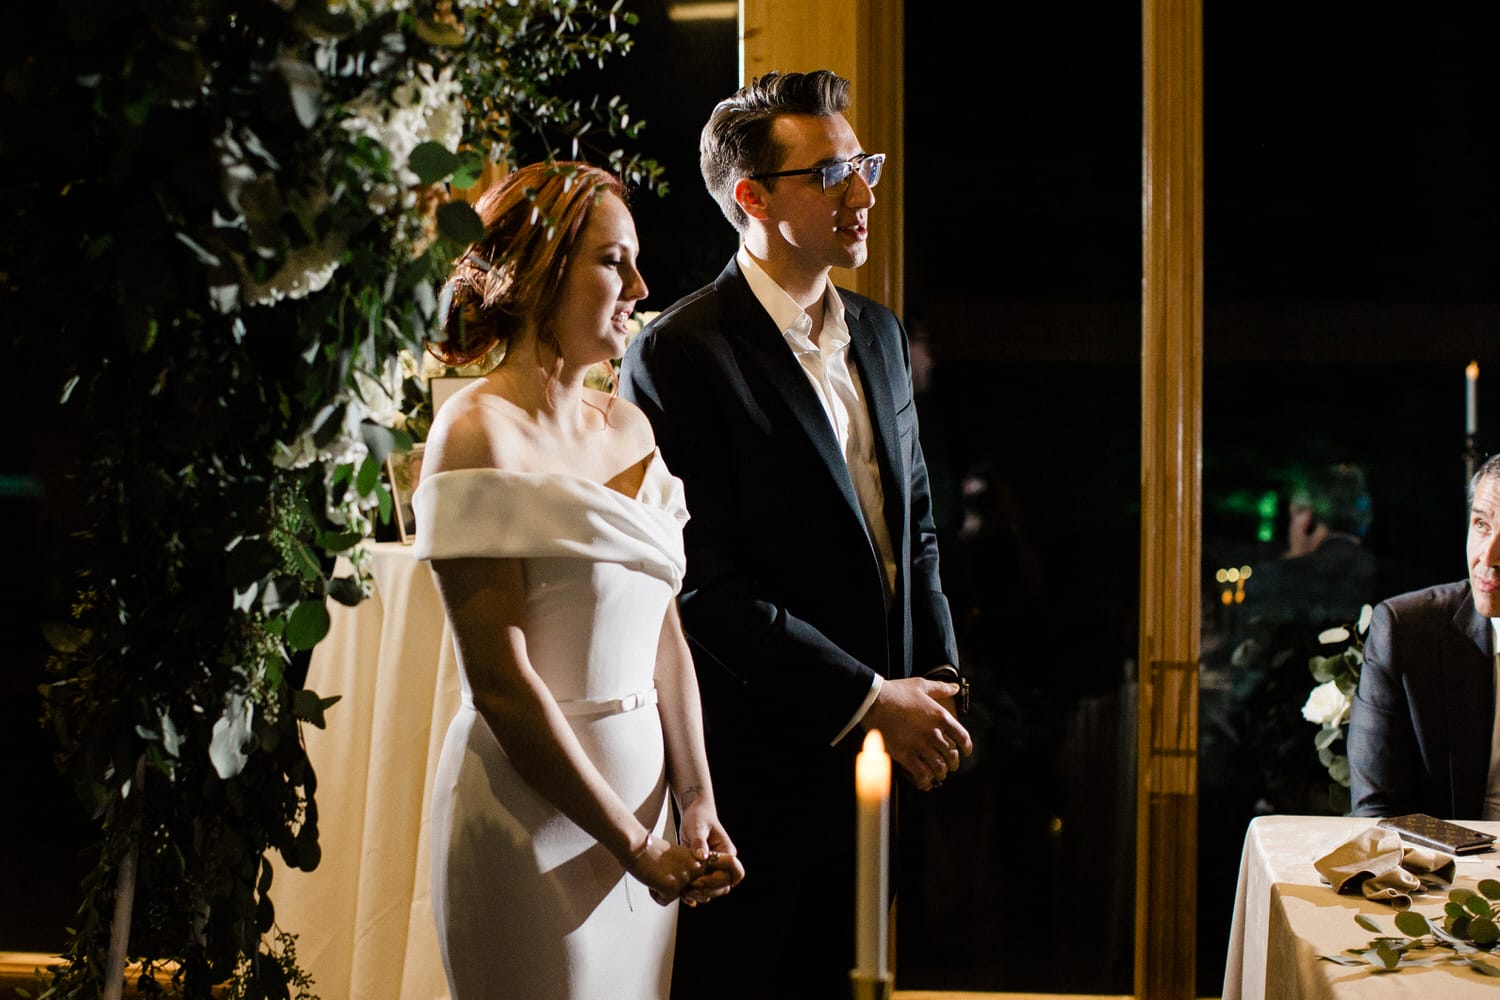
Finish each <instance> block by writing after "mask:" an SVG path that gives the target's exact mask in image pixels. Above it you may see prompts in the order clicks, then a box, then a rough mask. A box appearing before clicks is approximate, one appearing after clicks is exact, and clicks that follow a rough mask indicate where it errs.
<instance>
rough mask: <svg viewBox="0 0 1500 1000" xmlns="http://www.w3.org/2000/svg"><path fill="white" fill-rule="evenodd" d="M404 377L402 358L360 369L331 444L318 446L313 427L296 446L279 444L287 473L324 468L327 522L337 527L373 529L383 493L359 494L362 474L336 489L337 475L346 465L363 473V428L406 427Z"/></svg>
mask: <svg viewBox="0 0 1500 1000" xmlns="http://www.w3.org/2000/svg"><path fill="white" fill-rule="evenodd" d="M404 378H405V375H404V373H403V370H402V363H401V359H400V358H398V357H390V358H386V359H384V360H383V361H381V362H379V363H378V364H376V365H374V366H373V370H372V369H369V368H364V367H357V368H356V369H355V372H354V383H355V385H354V389H353V391H351V392H348V393H345V394H344V395H342V396H341V398H340V399H339V400H338V402H339V403H341V404H342V405H343V407H344V413H343V422H342V424H341V425H340V426H339V429H338V432H337V433H336V434H334V435H333V437H332V438H331V439H329V441H328V442H327V443H326V444H324V445H323V446H321V447H319V446H318V444H317V442H316V440H315V437H316V436H317V435H316V434H315V429H314V428H311V427H310V428H308V429H306V430H304V431H303V432H302V434H301V436H299V437H298V438H297V439H296V440H295V441H293V442H292V443H291V444H287V443H285V442H277V444H276V455H275V458H274V461H275V463H276V465H277V466H279V467H281V468H283V469H302V468H306V467H307V466H309V465H311V464H312V463H313V462H319V463H321V464H322V466H323V469H324V476H325V479H324V486H325V487H326V491H327V495H328V510H327V513H328V519H329V520H330V521H332V522H333V523H334V524H340V525H344V526H346V527H350V528H360V529H365V528H368V527H369V524H368V523H367V522H368V520H369V511H371V510H373V509H374V508H375V507H376V506H377V505H378V504H379V497H378V495H377V494H376V493H375V492H374V491H371V492H369V493H361V492H359V488H358V486H357V485H356V482H357V478H358V477H357V476H349V477H347V478H346V479H345V480H344V481H343V482H342V483H340V484H338V485H335V476H336V474H337V472H338V470H339V469H340V468H341V467H344V466H352V467H353V468H354V469H355V470H358V469H359V467H360V466H361V465H363V464H364V461H365V459H366V458H367V457H368V456H369V454H370V450H369V448H368V446H366V444H365V439H364V435H363V434H361V433H360V427H361V425H363V424H364V423H365V422H366V421H369V422H372V423H375V424H378V425H380V426H381V427H388V428H399V427H401V426H402V425H403V424H404V423H405V421H406V416H405V414H403V413H402V412H401V392H402V382H403V380H404ZM319 429H321V428H319Z"/></svg>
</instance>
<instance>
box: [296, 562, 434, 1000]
mask: <svg viewBox="0 0 1500 1000" xmlns="http://www.w3.org/2000/svg"><path fill="white" fill-rule="evenodd" d="M373 550H374V551H373V558H372V560H371V563H372V572H373V575H374V578H375V590H376V592H375V595H374V596H373V597H370V598H367V599H366V600H365V601H363V602H362V603H360V604H359V605H357V606H356V607H353V608H349V607H345V606H344V605H341V604H337V603H334V602H331V601H330V602H329V615H330V617H331V618H332V627H331V630H330V631H329V634H328V635H327V636H326V637H325V638H324V639H323V641H322V642H320V643H319V644H318V645H317V646H316V647H315V648H314V650H313V656H312V662H311V665H310V667H309V669H308V677H307V686H308V687H309V688H310V689H312V690H313V691H316V692H317V693H318V694H319V695H322V696H324V697H328V696H330V695H335V694H337V695H342V696H343V700H342V701H340V702H339V703H338V704H336V705H334V706H333V707H331V708H329V709H328V711H327V722H328V728H327V729H323V730H319V729H315V728H313V727H311V726H305V727H304V729H303V734H304V737H305V739H306V742H307V752H308V756H309V758H310V759H311V761H312V764H313V768H314V769H315V771H316V773H317V777H318V789H317V795H316V801H317V805H318V829H319V840H320V843H321V845H322V848H323V861H322V864H320V865H319V866H318V868H317V869H316V870H315V871H312V872H300V871H290V870H287V869H286V868H285V867H284V866H281V865H279V864H278V865H277V870H276V874H275V878H274V883H273V886H272V890H271V898H272V900H273V901H274V902H275V904H276V919H277V924H278V925H279V926H280V927H281V929H282V930H285V931H289V932H291V933H294V934H297V935H298V941H297V957H298V959H299V961H300V963H301V965H302V967H303V968H304V969H306V970H308V971H309V972H310V973H311V974H312V975H313V978H314V979H315V981H316V987H315V990H316V992H317V993H318V994H319V995H321V996H323V997H325V998H328V1000H335V998H344V997H347V998H350V1000H362V998H372V1000H374V998H379V1000H390V998H401V1000H434V998H441V1000H446V998H447V997H448V989H447V984H446V982H445V980H444V978H443V967H442V960H441V958H440V957H439V955H438V948H437V932H436V930H435V928H434V924H433V919H432V902H431V892H430V889H429V878H428V858H429V850H428V829H429V820H430V817H431V812H430V809H431V806H430V802H431V793H432V775H433V771H434V770H435V769H436V767H437V759H438V755H439V753H440V752H441V750H442V745H443V737H444V735H445V733H446V732H447V728H448V721H449V719H451V718H452V716H453V713H454V712H455V711H456V710H457V708H458V702H459V682H458V667H457V664H456V662H455V660H454V656H453V644H452V640H451V636H450V635H449V633H448V630H447V627H446V624H445V622H444V618H443V612H442V606H441V604H440V603H439V601H438V596H437V589H436V587H435V586H434V585H433V581H432V573H431V571H430V570H429V569H428V567H427V564H426V563H418V562H417V561H416V560H415V559H413V558H412V549H411V547H410V546H407V545H401V544H400V543H397V542H384V543H379V544H376V545H374V546H373ZM338 572H339V573H340V574H341V575H342V574H347V573H348V572H349V567H348V566H347V565H343V566H341V567H340V569H339V570H338ZM271 858H272V860H273V863H275V862H277V861H279V858H278V856H277V855H276V854H275V853H274V852H272V854H271Z"/></svg>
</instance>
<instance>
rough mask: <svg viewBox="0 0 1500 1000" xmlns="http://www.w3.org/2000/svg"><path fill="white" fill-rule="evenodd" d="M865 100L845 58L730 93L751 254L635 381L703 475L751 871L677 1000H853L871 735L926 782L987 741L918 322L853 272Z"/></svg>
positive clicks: (702, 667) (713, 178) (691, 582)
mask: <svg viewBox="0 0 1500 1000" xmlns="http://www.w3.org/2000/svg"><path fill="white" fill-rule="evenodd" d="M848 104H849V82H848V81H847V80H844V79H842V78H840V77H838V76H836V75H834V74H833V73H831V72H828V71H826V70H819V71H817V72H813V73H805V74H804V73H787V74H779V73H768V74H767V75H765V76H763V77H760V78H759V79H757V80H755V81H753V82H751V83H750V84H749V85H748V86H746V87H744V88H742V89H741V90H739V91H738V92H737V93H735V94H734V95H733V96H732V97H730V98H728V99H727V100H724V101H722V102H720V103H719V105H718V106H717V107H716V108H715V109H714V111H713V114H712V116H711V117H710V119H709V122H708V124H707V125H706V126H705V127H704V129H703V135H702V139H701V141H700V146H699V149H700V157H701V166H702V170H703V177H704V180H705V181H706V183H707V185H708V190H709V192H710V193H711V194H712V195H713V196H714V198H715V199H716V200H717V201H718V202H719V205H720V207H721V208H722V209H723V211H724V214H725V215H726V216H727V217H728V218H729V221H730V222H731V223H733V224H734V226H735V228H736V229H738V230H739V232H740V234H741V237H742V247H741V249H740V250H739V252H738V253H737V254H736V255H735V256H734V258H733V259H732V260H730V261H729V264H728V266H726V267H725V268H724V271H723V273H721V274H720V275H719V277H718V279H717V280H716V281H715V282H714V283H713V284H712V285H710V286H708V287H706V288H703V289H701V290H699V291H698V292H695V293H693V294H692V295H689V296H687V297H686V298H684V299H683V300H682V301H680V302H678V303H676V304H675V305H673V306H672V307H670V308H669V309H667V310H666V311H664V312H663V313H662V314H661V315H660V316H658V317H657V318H656V319H655V321H653V322H652V323H651V325H650V326H649V327H648V328H647V329H646V330H645V331H644V332H643V333H642V334H641V335H640V336H639V337H637V338H636V340H635V341H634V343H632V345H631V347H630V349H629V352H628V353H627V355H626V357H625V361H624V365H623V370H622V393H623V395H624V396H625V397H626V398H627V399H630V400H632V401H633V402H635V403H636V404H638V405H639V406H640V407H641V408H642V409H644V410H645V412H646V414H647V415H648V416H649V417H650V418H651V422H652V424H653V425H654V427H655V430H656V436H657V440H658V443H659V445H660V447H661V451H662V454H663V456H664V457H665V459H666V463H667V465H668V467H669V468H670V469H671V470H672V471H673V472H674V473H676V474H677V475H678V476H681V477H682V479H683V481H684V484H685V488H686V496H687V503H688V510H689V513H690V514H691V520H690V521H689V522H688V524H687V528H686V543H687V558H688V570H687V579H686V581H685V583H684V586H683V590H682V596H681V602H682V616H683V621H684V624H685V625H686V628H687V632H688V637H689V640H690V642H691V643H692V646H693V655H694V660H695V663H696V666H697V671H698V677H699V685H700V688H701V690H702V697H703V705H704V714H705V722H706V729H707V739H708V752H709V761H710V764H711V767H712V771H713V780H714V788H715V798H716V799H717V800H718V804H719V807H720V815H721V818H722V819H723V820H724V823H725V826H726V827H727V828H728V829H730V830H733V831H734V839H735V844H736V846H737V847H738V850H739V853H740V855H741V857H743V858H744V859H745V865H746V869H747V872H748V875H747V877H746V879H745V881H744V882H743V883H741V885H740V886H739V887H737V888H736V890H735V893H734V896H733V898H732V899H729V900H727V901H725V902H722V903H720V904H718V905H716V906H710V907H698V908H696V909H692V910H685V911H684V912H683V913H682V915H681V920H680V924H679V931H678V942H677V959H676V966H675V969H674V973H673V976H674V980H673V993H672V995H673V997H674V998H676V1000H698V998H710V997H712V998H726V997H755V998H764V997H809V998H817V1000H830V998H840V997H846V996H848V995H849V990H850V986H849V970H850V968H851V967H852V966H853V964H854V934H853V928H854V923H855V914H854V861H855V857H854V854H855V851H854V847H855V796H854V757H855V754H856V753H857V752H858V750H859V749H860V745H861V742H862V740H863V738H864V733H865V732H866V731H868V730H870V729H879V730H880V731H881V734H882V736H883V738H884V740H885V745H886V747H887V750H888V751H889V752H890V754H891V756H892V758H893V760H894V762H895V763H896V765H898V767H899V769H900V771H901V772H902V773H903V774H904V776H905V777H906V779H907V780H908V782H909V784H910V786H912V787H914V788H916V789H918V790H922V791H926V790H928V789H931V788H936V787H937V786H939V785H941V784H942V782H943V779H944V778H945V777H947V776H948V775H949V774H951V773H952V772H953V771H954V770H956V769H957V768H958V766H959V761H960V758H961V757H963V756H967V755H968V754H970V753H971V752H972V750H973V744H972V742H971V740H970V738H969V734H968V732H967V731H966V730H965V729H964V727H963V725H962V724H961V723H960V722H959V721H958V719H957V717H956V716H957V715H958V714H959V708H960V707H961V706H959V705H958V704H957V700H958V699H959V697H960V685H959V684H958V683H956V681H957V678H958V673H957V670H956V669H955V666H954V665H955V664H956V663H957V653H956V650H955V644H954V634H953V623H952V620H951V618H950V616H949V612H948V602H947V600H946V599H945V598H944V596H943V593H942V586H941V583H940V581H939V578H938V552H937V541H936V536H935V533H934V530H933V522H932V502H931V498H930V496H929V495H928V485H927V469H926V466H925V464H924V463H923V460H922V450H921V447H920V445H919V444H918V439H917V414H916V410H915V408H914V406H913V403H912V386H911V372H910V352H909V349H908V344H907V337H906V331H905V330H904V329H903V328H902V326H901V323H900V322H899V321H898V320H897V319H896V317H895V315H893V314H892V313H891V311H890V310H888V309H886V308H884V307H883V306H880V305H878V304H877V303H875V302H872V301H871V300H869V299H866V298H864V297H862V296H859V295H855V294H853V293H851V292H847V291H842V290H840V289H836V288H835V287H834V286H833V284H832V282H831V281H830V280H829V270H830V268H833V267H846V268H848V267H858V266H860V265H861V264H863V263H864V261H865V257H866V253H867V247H866V242H865V241H866V237H867V235H868V234H867V230H866V226H867V224H868V214H867V213H868V211H869V209H870V206H871V205H873V204H874V203H875V196H874V193H873V191H872V189H873V188H874V187H875V186H876V184H878V183H879V181H880V175H881V171H882V169H883V167H884V163H885V157H884V155H882V154H879V153H867V152H865V151H864V149H863V148H862V147H861V146H860V143H859V140H858V138H856V137H855V134H854V130H853V128H852V127H851V126H850V125H849V122H848V121H847V119H845V117H844V115H843V112H844V110H845V109H846V108H847V107H848ZM934 671H936V672H937V675H938V676H939V677H940V678H952V679H953V680H952V681H950V680H947V679H929V678H927V677H924V676H922V675H924V674H927V673H929V672H934Z"/></svg>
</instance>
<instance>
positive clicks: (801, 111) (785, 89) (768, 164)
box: [698, 69, 849, 232]
mask: <svg viewBox="0 0 1500 1000" xmlns="http://www.w3.org/2000/svg"><path fill="white" fill-rule="evenodd" d="M848 107H849V81H848V80H846V79H844V78H843V77H841V76H839V75H838V74H836V73H834V72H833V71H831V70H826V69H820V70H814V71H813V72H811V73H778V72H776V71H775V70H772V71H771V72H769V73H767V74H765V75H764V76H760V77H757V78H755V79H754V80H751V81H750V82H749V83H748V84H747V85H745V86H743V87H741V88H740V89H739V90H737V91H735V92H734V94H733V95H732V96H730V97H727V98H725V99H724V100H722V101H720V102H719V103H718V105H716V106H715V107H714V110H713V114H711V115H709V116H708V124H706V125H704V126H703V134H702V136H700V137H699V140H698V166H699V168H700V169H701V170H702V171H703V182H704V183H705V184H707V185H708V193H709V194H711V195H713V198H714V200H715V201H717V202H718V203H719V208H720V209H721V210H722V211H723V213H724V217H725V218H726V219H728V220H729V222H730V224H731V225H732V226H734V228H735V229H737V230H738V231H740V232H744V231H745V227H747V226H748V225H749V224H750V219H749V217H748V216H746V215H745V212H744V210H743V209H741V208H740V206H739V205H738V204H736V203H735V200H734V184H735V182H736V181H738V180H739V179H740V178H741V177H749V176H751V175H753V174H768V173H772V172H774V171H775V170H777V169H779V168H780V166H781V157H782V155H783V154H784V150H782V148H781V147H780V146H778V145H777V144H776V143H775V141H773V140H772V138H771V128H772V126H774V125H775V124H776V119H777V118H780V117H781V116H782V115H816V116H819V117H829V116H832V115H838V114H843V113H844V110H845V109H846V108H848ZM762 183H764V184H765V185H766V186H767V187H768V188H774V186H775V184H776V179H775V178H767V179H766V180H765V181H763V182H762Z"/></svg>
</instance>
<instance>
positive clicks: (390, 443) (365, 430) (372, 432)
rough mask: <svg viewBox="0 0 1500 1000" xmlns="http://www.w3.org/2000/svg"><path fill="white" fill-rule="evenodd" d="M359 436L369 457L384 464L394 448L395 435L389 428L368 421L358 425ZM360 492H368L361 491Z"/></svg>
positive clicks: (365, 491)
mask: <svg viewBox="0 0 1500 1000" xmlns="http://www.w3.org/2000/svg"><path fill="white" fill-rule="evenodd" d="M359 436H360V437H361V438H363V439H364V442H365V447H366V448H368V449H369V450H370V457H371V458H373V459H374V460H375V461H377V462H384V461H385V460H386V459H387V458H388V457H390V454H391V452H392V451H394V450H395V448H396V435H395V434H394V433H392V431H391V430H390V428H388V427H382V426H380V425H379V424H376V423H371V422H370V421H368V420H366V421H365V422H364V423H362V424H360V425H359ZM372 485H373V484H372ZM360 492H361V493H367V492H369V491H368V490H361V491H360Z"/></svg>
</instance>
